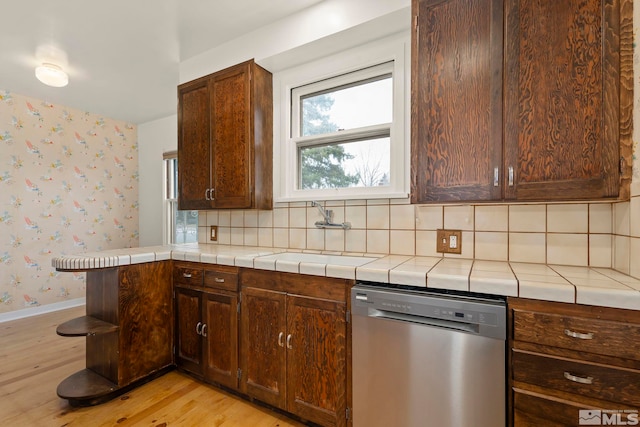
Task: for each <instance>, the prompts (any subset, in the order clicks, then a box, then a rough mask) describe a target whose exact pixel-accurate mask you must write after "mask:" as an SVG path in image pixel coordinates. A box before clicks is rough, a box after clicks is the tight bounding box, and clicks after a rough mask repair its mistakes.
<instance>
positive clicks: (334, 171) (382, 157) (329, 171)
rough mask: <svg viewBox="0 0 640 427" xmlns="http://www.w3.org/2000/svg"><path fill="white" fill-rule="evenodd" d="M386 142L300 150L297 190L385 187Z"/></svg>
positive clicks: (386, 178)
mask: <svg viewBox="0 0 640 427" xmlns="http://www.w3.org/2000/svg"><path fill="white" fill-rule="evenodd" d="M389 153H390V138H389V137H384V138H376V139H368V140H363V141H355V142H345V143H341V144H332V145H323V146H314V147H302V148H300V149H299V150H298V161H299V165H300V179H299V188H300V189H323V188H345V187H377V186H388V185H389V176H390V162H389Z"/></svg>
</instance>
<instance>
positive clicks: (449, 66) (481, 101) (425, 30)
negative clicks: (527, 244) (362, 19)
mask: <svg viewBox="0 0 640 427" xmlns="http://www.w3.org/2000/svg"><path fill="white" fill-rule="evenodd" d="M412 10H413V14H414V18H415V20H414V22H416V23H417V25H416V28H415V29H414V31H413V35H412V72H411V77H412V83H411V87H412V91H411V98H412V99H411V105H412V109H411V119H412V120H411V121H412V130H411V167H412V172H411V175H412V188H411V194H412V199H411V200H412V203H422V202H429V201H448V200H492V199H499V198H500V197H501V186H500V182H499V181H498V183H494V171H495V170H496V168H497V174H498V175H500V174H502V173H503V172H502V170H501V168H502V58H503V56H502V33H503V19H502V17H503V3H502V0H477V1H468V0H445V1H443V0H413V5H412Z"/></svg>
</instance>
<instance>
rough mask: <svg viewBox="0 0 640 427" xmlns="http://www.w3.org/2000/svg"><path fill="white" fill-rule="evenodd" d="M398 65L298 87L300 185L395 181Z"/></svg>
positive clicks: (296, 131)
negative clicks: (393, 156)
mask: <svg viewBox="0 0 640 427" xmlns="http://www.w3.org/2000/svg"><path fill="white" fill-rule="evenodd" d="M392 66H393V64H383V65H380V66H377V67H372V68H368V69H365V70H360V71H357V72H354V73H349V74H346V75H343V76H339V77H335V78H332V79H328V80H324V81H321V82H318V83H315V84H311V85H306V86H302V87H298V88H295V89H293V91H292V98H293V101H294V103H295V104H294V107H293V108H292V123H294V126H293V129H292V140H293V141H294V142H295V144H296V146H297V164H298V180H297V185H298V189H299V190H303V189H327V188H346V187H374V186H381V185H387V186H388V185H389V174H390V164H389V158H390V150H391V145H390V133H391V130H390V129H391V123H392V122H393V75H392V70H393V68H392Z"/></svg>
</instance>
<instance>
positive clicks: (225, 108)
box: [211, 67, 252, 208]
mask: <svg viewBox="0 0 640 427" xmlns="http://www.w3.org/2000/svg"><path fill="white" fill-rule="evenodd" d="M211 85H212V86H211V87H212V93H211V98H212V99H211V105H212V106H213V115H212V118H213V120H212V121H213V131H212V134H213V136H212V140H213V141H215V144H213V150H214V151H213V159H212V171H213V176H214V177H215V182H214V188H215V206H216V207H220V208H224V207H249V206H251V178H252V177H251V165H250V162H251V110H250V109H249V108H248V106H249V105H250V99H251V91H250V72H248V70H247V69H246V67H243V68H234V69H232V70H230V71H227V72H222V73H218V74H217V75H216V77H215V78H214V79H212V82H211Z"/></svg>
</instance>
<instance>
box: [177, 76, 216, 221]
mask: <svg viewBox="0 0 640 427" xmlns="http://www.w3.org/2000/svg"><path fill="white" fill-rule="evenodd" d="M210 135H211V106H210V103H209V82H208V81H207V80H197V81H194V82H192V83H186V84H184V85H182V86H180V87H179V88H178V201H179V204H180V209H207V208H209V207H211V202H210V201H208V200H206V199H205V197H204V196H205V194H204V193H205V190H206V189H208V188H210V187H211V174H210V163H211V141H210Z"/></svg>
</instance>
